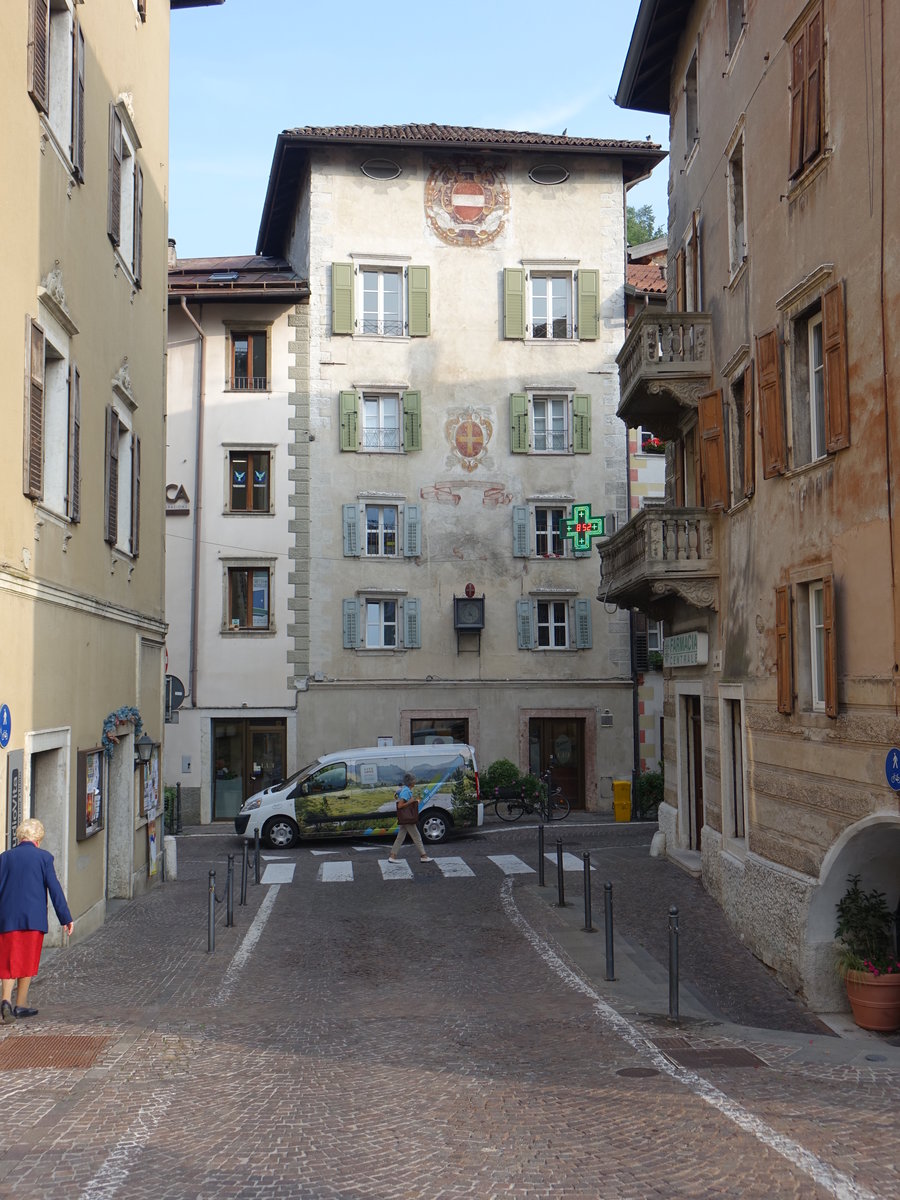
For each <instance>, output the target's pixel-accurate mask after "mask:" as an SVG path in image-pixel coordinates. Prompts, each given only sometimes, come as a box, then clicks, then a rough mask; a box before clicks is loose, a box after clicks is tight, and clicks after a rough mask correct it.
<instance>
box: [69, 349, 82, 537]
mask: <svg viewBox="0 0 900 1200" xmlns="http://www.w3.org/2000/svg"><path fill="white" fill-rule="evenodd" d="M67 478H68V487H67V492H66V511H67V512H68V514H69V519H70V520H71V521H73V522H77V521H80V520H81V375H80V374H79V371H78V368H77V367H76V366H75V364H74V363H72V366H71V367H70V369H69V462H68V477H67Z"/></svg>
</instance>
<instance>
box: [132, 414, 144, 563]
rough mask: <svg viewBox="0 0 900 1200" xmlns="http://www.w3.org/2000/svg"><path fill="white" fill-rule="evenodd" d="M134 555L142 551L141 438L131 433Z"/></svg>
mask: <svg viewBox="0 0 900 1200" xmlns="http://www.w3.org/2000/svg"><path fill="white" fill-rule="evenodd" d="M129 545H130V547H131V553H132V555H133V556H134V557H135V558H137V556H138V555H139V554H140V552H141V439H140V438H139V437H138V436H137V434H136V433H133V434H132V435H131V531H130V538H129Z"/></svg>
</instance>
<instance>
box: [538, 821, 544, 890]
mask: <svg viewBox="0 0 900 1200" xmlns="http://www.w3.org/2000/svg"><path fill="white" fill-rule="evenodd" d="M543 886H544V823H543V821H542V822H541V824H540V825H538V887H543Z"/></svg>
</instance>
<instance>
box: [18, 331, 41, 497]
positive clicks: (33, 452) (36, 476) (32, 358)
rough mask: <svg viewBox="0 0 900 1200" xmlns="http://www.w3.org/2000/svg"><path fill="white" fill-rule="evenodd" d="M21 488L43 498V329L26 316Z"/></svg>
mask: <svg viewBox="0 0 900 1200" xmlns="http://www.w3.org/2000/svg"><path fill="white" fill-rule="evenodd" d="M23 450H24V464H23V467H24V469H23V479H22V491H23V492H24V493H25V495H26V496H30V497H31V498H32V500H42V499H43V497H44V331H43V329H42V328H41V326H40V325H38V323H37V321H35V320H33V319H32V318H31V317H26V318H25V444H24V447H23Z"/></svg>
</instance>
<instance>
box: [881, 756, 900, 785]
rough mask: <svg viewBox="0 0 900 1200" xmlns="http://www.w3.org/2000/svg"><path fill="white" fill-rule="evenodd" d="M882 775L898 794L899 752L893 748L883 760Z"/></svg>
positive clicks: (899, 774)
mask: <svg viewBox="0 0 900 1200" xmlns="http://www.w3.org/2000/svg"><path fill="white" fill-rule="evenodd" d="M884 773H885V775H886V777H887V781H888V783H889V784H890V785H891V787H892V788H893V789H894V791H895V792H900V750H898V749H897V747H896V746H893V747H892V748H891V749H890V750H888V752H887V758H886V759H885V760H884Z"/></svg>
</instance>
